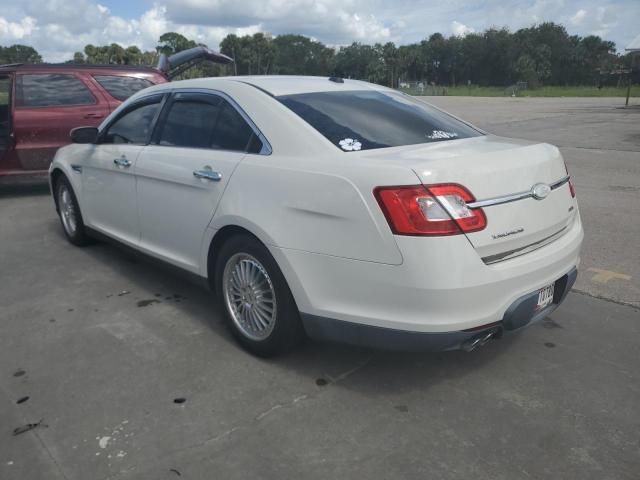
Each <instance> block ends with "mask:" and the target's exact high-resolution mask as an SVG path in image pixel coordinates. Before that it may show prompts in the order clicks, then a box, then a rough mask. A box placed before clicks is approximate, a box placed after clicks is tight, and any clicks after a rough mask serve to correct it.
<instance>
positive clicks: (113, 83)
mask: <svg viewBox="0 0 640 480" xmlns="http://www.w3.org/2000/svg"><path fill="white" fill-rule="evenodd" d="M93 78H95V79H96V81H97V82H98V83H99V84H100V85H101V86H102V88H104V89H105V90H106V91H107V92H109V95H111V96H112V97H113V98H115V99H117V100H121V101H124V100H126V99H127V98H129V97H130V96H131V95H133V94H134V93H137V92H139V91H140V90H142V89H143V88H147V87H150V86H151V85H153V83H151V82H150V81H149V80H146V79H144V78H137V77H126V76H120V75H95V76H94V77H93Z"/></svg>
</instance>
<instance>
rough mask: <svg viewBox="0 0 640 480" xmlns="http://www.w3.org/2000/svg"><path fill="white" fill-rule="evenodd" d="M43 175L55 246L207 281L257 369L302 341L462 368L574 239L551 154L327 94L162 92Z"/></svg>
mask: <svg viewBox="0 0 640 480" xmlns="http://www.w3.org/2000/svg"><path fill="white" fill-rule="evenodd" d="M72 140H73V142H74V143H73V144H71V145H69V146H66V147H64V148H62V149H60V150H59V151H58V153H57V155H56V157H55V159H54V161H53V163H52V165H51V168H50V181H51V187H52V192H53V193H54V199H55V204H56V208H57V211H58V213H59V215H60V219H61V221H62V226H63V228H64V232H65V234H66V236H67V238H68V239H69V241H70V242H71V243H73V244H75V245H83V244H85V243H86V242H87V240H88V238H89V237H90V236H91V235H92V234H94V233H98V234H101V235H102V236H107V237H110V238H111V239H114V240H116V241H118V242H121V243H123V244H126V245H128V246H130V247H133V248H135V249H137V250H140V251H142V252H144V253H145V254H148V255H151V256H153V257H156V258H158V259H161V260H163V261H166V262H168V263H170V264H173V265H175V266H178V267H180V268H182V269H184V270H187V271H189V272H191V273H193V274H195V275H197V276H199V277H202V278H203V279H206V280H207V281H208V283H209V285H211V287H212V288H213V289H214V290H215V292H216V295H217V298H218V299H219V300H220V304H221V306H222V309H223V312H224V316H225V317H226V319H227V321H228V322H227V323H228V325H229V327H230V328H231V330H232V332H233V333H234V335H235V337H236V338H237V339H238V341H239V342H240V343H241V344H242V345H243V346H244V347H245V348H247V349H248V350H250V351H251V352H253V353H256V354H259V355H269V354H274V353H279V352H282V351H286V350H287V349H290V348H291V347H293V346H294V345H295V344H296V343H297V342H298V341H299V340H300V339H301V338H303V337H304V336H305V334H306V335H308V336H311V337H314V338H320V339H325V340H337V341H342V342H348V343H354V344H365V345H370V346H375V347H381V348H392V349H406V350H416V349H428V350H434V349H439V350H449V349H458V348H462V349H466V350H471V349H473V348H475V347H476V346H478V345H482V344H483V343H485V342H486V341H487V340H488V339H489V338H496V337H499V336H501V335H502V334H503V332H506V331H511V330H516V329H519V328H522V327H524V326H526V325H529V324H531V323H533V322H535V321H538V320H540V319H542V318H544V317H545V316H547V315H548V314H549V313H550V312H551V311H552V310H553V309H555V308H556V307H557V306H558V304H559V303H560V302H561V301H562V300H563V299H564V297H565V296H566V294H567V292H568V291H569V290H570V288H571V286H572V285H573V283H574V281H575V278H576V275H577V270H576V268H577V265H578V263H579V254H580V245H581V243H582V239H583V230H582V225H581V221H580V215H579V213H578V205H577V202H576V199H575V192H574V189H573V185H572V184H571V180H570V177H569V174H568V172H567V170H566V167H565V164H564V162H563V159H562V156H561V154H560V152H559V151H558V149H557V148H556V147H553V146H551V145H548V144H544V143H534V142H529V141H522V140H513V139H508V138H502V137H496V136H493V135H489V134H487V133H485V132H483V131H481V130H479V129H477V128H475V127H473V126H472V125H470V124H468V123H466V122H464V121H462V120H459V119H457V118H454V117H452V116H450V115H448V114H446V113H444V112H442V111H441V110H438V109H436V108H434V107H432V106H430V105H428V104H426V103H423V102H421V101H419V100H416V99H414V98H412V97H410V96H407V95H404V94H401V93H398V92H396V91H394V90H390V89H388V88H384V87H381V86H378V85H372V84H369V83H366V82H361V81H352V80H343V79H341V78H334V77H332V78H320V77H278V76H267V77H230V78H207V79H199V80H188V81H181V82H173V83H167V84H164V85H158V86H155V87H151V88H147V89H145V90H143V91H141V92H139V93H138V94H136V95H134V96H133V97H131V98H130V99H129V100H128V101H126V102H125V103H123V104H122V105H121V106H120V107H119V108H118V109H117V110H116V111H114V112H113V113H112V114H111V115H110V116H109V117H108V118H107V119H106V120H105V121H104V122H103V124H102V125H101V126H100V127H99V128H98V129H95V128H90V127H87V128H80V129H76V130H74V131H73V132H72Z"/></svg>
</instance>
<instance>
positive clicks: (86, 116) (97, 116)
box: [84, 113, 104, 118]
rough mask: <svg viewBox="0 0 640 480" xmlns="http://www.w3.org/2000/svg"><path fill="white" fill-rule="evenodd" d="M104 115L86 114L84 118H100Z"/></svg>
mask: <svg viewBox="0 0 640 480" xmlns="http://www.w3.org/2000/svg"><path fill="white" fill-rule="evenodd" d="M102 117H104V115H103V114H102V113H87V114H86V115H85V116H84V118H102Z"/></svg>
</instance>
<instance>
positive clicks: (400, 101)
mask: <svg viewBox="0 0 640 480" xmlns="http://www.w3.org/2000/svg"><path fill="white" fill-rule="evenodd" d="M276 98H277V99H278V100H279V101H280V102H282V103H283V104H284V105H286V106H287V107H288V108H290V109H291V110H292V111H293V112H295V113H296V114H297V115H299V116H300V117H301V118H302V119H303V120H305V121H306V122H307V123H309V124H310V125H311V126H312V127H314V128H315V129H316V130H318V132H320V133H321V134H322V135H324V136H325V137H326V138H327V139H329V141H330V142H331V143H333V144H334V145H335V146H336V147H338V148H340V149H342V150H344V151H347V152H351V151H356V150H370V149H374V148H385V147H397V146H401V145H414V144H418V143H430V142H441V141H446V140H453V139H458V138H468V137H476V136H479V135H482V134H481V133H480V132H479V131H478V130H476V129H474V128H473V127H470V126H469V125H467V124H465V123H463V122H461V121H460V120H456V119H455V118H453V117H451V116H449V115H447V114H446V113H444V112H441V111H440V110H437V109H435V108H433V107H431V106H429V105H427V104H426V103H423V102H420V101H418V100H416V99H414V98H412V97H410V96H408V95H404V94H400V93H393V92H376V91H348V92H316V93H303V94H296V95H282V96H279V97H276Z"/></svg>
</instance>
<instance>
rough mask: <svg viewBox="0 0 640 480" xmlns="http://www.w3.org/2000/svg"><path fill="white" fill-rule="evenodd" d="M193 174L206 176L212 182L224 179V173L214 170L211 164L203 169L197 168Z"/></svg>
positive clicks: (198, 176) (201, 176) (200, 176)
mask: <svg viewBox="0 0 640 480" xmlns="http://www.w3.org/2000/svg"><path fill="white" fill-rule="evenodd" d="M193 176H194V177H196V178H204V179H205V180H211V181H212V182H219V181H220V180H222V174H221V173H220V172H216V171H214V170H213V169H212V168H211V167H210V166H209V165H207V166H206V167H204V168H203V169H202V170H195V171H194V172H193Z"/></svg>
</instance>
